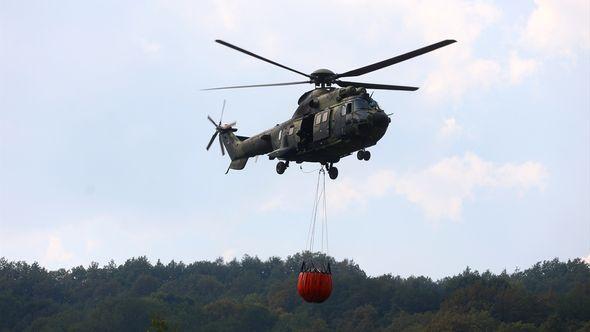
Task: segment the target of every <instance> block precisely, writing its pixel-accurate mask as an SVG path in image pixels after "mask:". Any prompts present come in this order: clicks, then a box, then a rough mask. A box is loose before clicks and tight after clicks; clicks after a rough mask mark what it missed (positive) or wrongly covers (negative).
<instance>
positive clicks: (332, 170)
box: [328, 164, 338, 180]
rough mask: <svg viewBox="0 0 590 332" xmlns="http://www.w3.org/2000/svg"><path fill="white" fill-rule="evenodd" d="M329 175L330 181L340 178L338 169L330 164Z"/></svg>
mask: <svg viewBox="0 0 590 332" xmlns="http://www.w3.org/2000/svg"><path fill="white" fill-rule="evenodd" d="M328 175H329V176H330V179H332V180H335V179H336V178H337V177H338V168H336V167H334V166H332V164H330V165H329V167H328Z"/></svg>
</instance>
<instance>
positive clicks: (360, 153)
mask: <svg viewBox="0 0 590 332" xmlns="http://www.w3.org/2000/svg"><path fill="white" fill-rule="evenodd" d="M364 152H365V151H363V150H359V151H357V153H356V159H358V160H363V159H364V157H365V153H364Z"/></svg>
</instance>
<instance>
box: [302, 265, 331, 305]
mask: <svg viewBox="0 0 590 332" xmlns="http://www.w3.org/2000/svg"><path fill="white" fill-rule="evenodd" d="M297 291H298V292H299V295H300V296H301V297H302V298H303V299H304V300H305V301H307V302H313V303H322V302H324V301H326V300H327V299H328V298H329V297H330V294H331V293H332V274H331V273H330V272H319V271H302V272H300V273H299V280H298V281H297Z"/></svg>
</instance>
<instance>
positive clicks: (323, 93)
mask: <svg viewBox="0 0 590 332" xmlns="http://www.w3.org/2000/svg"><path fill="white" fill-rule="evenodd" d="M215 42H217V43H219V44H221V45H224V46H227V47H229V48H232V49H234V50H236V51H239V52H242V53H245V54H247V55H249V56H252V57H254V58H256V59H259V60H262V61H265V62H268V63H270V64H273V65H275V66H278V67H281V68H283V69H286V70H289V71H291V72H294V73H296V74H299V75H302V76H305V77H306V78H307V80H305V81H299V82H287V83H271V84H256V85H237V86H225V87H217V88H209V89H203V90H204V91H205V90H224V89H239V88H256V87H269V86H285V85H297V84H310V83H311V84H314V85H315V88H314V89H313V90H310V91H307V92H306V93H304V94H303V95H302V96H301V97H299V100H298V102H297V103H298V107H297V109H296V110H295V113H294V114H293V116H292V117H291V119H290V120H287V121H285V122H283V123H281V124H277V125H275V126H274V127H273V128H270V129H268V130H265V131H263V132H261V133H259V134H256V135H254V136H251V137H245V136H238V135H235V134H234V132H236V131H237V129H236V128H234V126H235V124H236V123H235V122H233V123H230V124H221V118H223V108H225V102H224V104H223V108H222V112H221V118H220V120H219V122H215V121H214V120H213V119H212V118H211V116H207V118H208V119H209V121H211V123H213V125H214V126H215V133H214V134H213V136H212V137H211V140H210V141H209V144H207V150H209V148H210V147H211V144H213V141H214V140H215V138H216V137H217V136H218V135H219V145H220V147H221V154H222V155H225V150H224V147H225V149H227V152H228V154H229V157H230V158H231V163H230V165H229V167H228V169H227V171H226V173H227V172H229V170H230V169H234V170H241V169H243V168H244V167H245V166H246V162H247V161H248V158H252V157H257V156H259V155H264V154H268V157H269V159H270V160H274V159H277V160H279V162H278V163H277V165H276V171H277V173H278V174H283V173H284V172H285V170H286V169H287V167H289V163H290V162H295V163H298V164H300V163H303V162H317V163H321V164H322V165H323V166H325V167H326V170H327V171H328V175H329V176H330V178H331V179H336V178H337V177H338V169H337V168H336V167H335V166H334V164H335V163H337V162H338V161H340V159H341V158H343V157H346V156H349V155H351V154H352V153H354V152H356V156H357V158H358V159H359V160H365V161H367V160H369V159H370V158H371V152H369V151H368V150H367V148H368V147H370V146H373V145H375V144H376V143H377V141H379V139H381V137H383V135H385V132H386V131H387V127H388V126H389V123H390V122H391V119H390V117H389V114H386V113H385V112H384V111H383V109H381V107H380V106H379V104H378V103H377V101H375V100H374V99H372V98H371V95H369V94H368V93H367V89H378V90H401V91H415V90H418V88H417V87H413V86H403V85H386V84H375V83H361V82H350V81H343V80H341V79H340V78H343V77H356V76H360V75H364V74H367V73H370V72H373V71H376V70H379V69H382V68H385V67H388V66H391V65H394V64H396V63H400V62H402V61H405V60H408V59H411V58H414V57H416V56H419V55H422V54H425V53H428V52H431V51H434V50H436V49H438V48H441V47H444V46H447V45H449V44H452V43H454V42H456V41H455V40H451V39H447V40H443V41H440V42H438V43H435V44H432V45H429V46H426V47H422V48H419V49H417V50H414V51H411V52H408V53H405V54H402V55H398V56H395V57H393V58H390V59H387V60H383V61H380V62H377V63H374V64H371V65H368V66H364V67H361V68H357V69H353V70H350V71H347V72H344V73H341V74H336V73H334V72H332V71H331V70H328V69H318V70H316V71H314V72H313V73H311V74H305V73H303V72H301V71H298V70H295V69H293V68H290V67H287V66H285V65H282V64H280V63H278V62H275V61H272V60H269V59H267V58H264V57H262V56H260V55H257V54H254V53H252V52H250V51H247V50H245V49H243V48H240V47H238V46H235V45H232V44H230V43H228V42H225V41H223V40H219V39H218V40H215ZM332 85H337V86H339V87H340V88H335V87H333V86H332Z"/></svg>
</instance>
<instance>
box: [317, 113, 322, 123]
mask: <svg viewBox="0 0 590 332" xmlns="http://www.w3.org/2000/svg"><path fill="white" fill-rule="evenodd" d="M321 121H322V115H321V114H318V115H316V116H315V124H316V125H319V124H320V122H321Z"/></svg>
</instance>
